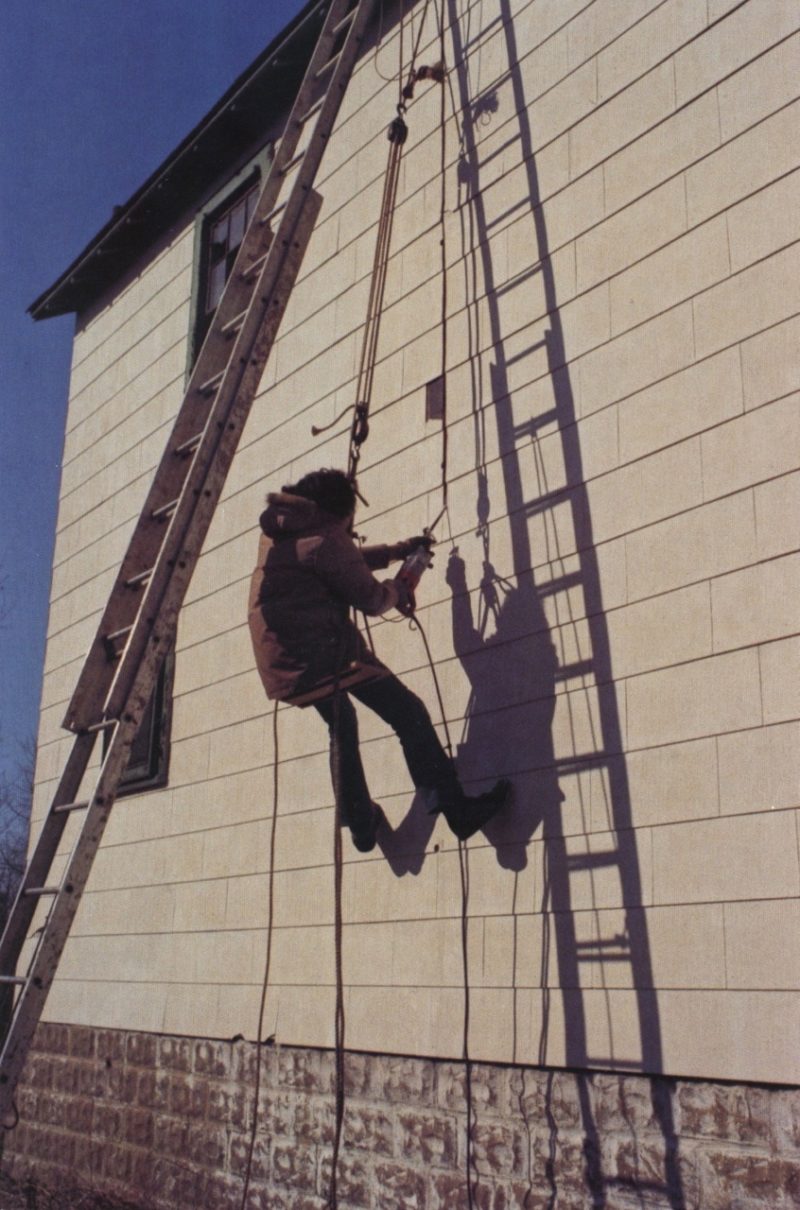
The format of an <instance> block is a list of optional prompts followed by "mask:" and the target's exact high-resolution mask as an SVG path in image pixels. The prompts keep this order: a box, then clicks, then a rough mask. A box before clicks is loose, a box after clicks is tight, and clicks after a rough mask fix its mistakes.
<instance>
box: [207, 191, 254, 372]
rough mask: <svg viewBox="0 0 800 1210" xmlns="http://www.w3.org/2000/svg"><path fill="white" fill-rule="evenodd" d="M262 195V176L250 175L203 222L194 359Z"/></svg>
mask: <svg viewBox="0 0 800 1210" xmlns="http://www.w3.org/2000/svg"><path fill="white" fill-rule="evenodd" d="M258 193H259V175H258V174H257V173H256V174H255V175H253V174H251V175H250V176H249V178H248V179H247V180H246V181H245V182H244V184H243V185H240V186H239V188H238V189H237V190H235V191H234V193H233V194H232V195H231V196H229V197H228V198H226V200H225V201H224V202H223V204H222V206H220V207H218V208H217V209H215V210H213V211H212V212H211V213H210V214H209V215H208V216H207V217H205V220H204V222H203V227H202V235H201V240H202V247H201V263H200V282H199V290H198V298H197V307H196V313H197V322H196V325H195V335H194V351H193V352H194V356H195V357H196V356H197V354H198V353H199V352H200V346H201V345H202V343H203V340H204V339H205V335H206V332H207V331H208V328H209V325H210V323H211V320H212V317H213V315H214V312H215V311H216V309H217V306H218V305H219V300H220V299H221V298H222V291H223V290H224V289H225V283H226V281H227V280H228V278H229V277H230V272H231V269H232V268H233V264H234V261H235V260H236V254H237V253H238V251H239V247H240V245H241V243H242V240H243V239H244V233H245V231H246V230H247V227H248V225H249V223H250V220H251V219H252V217H253V212H254V210H255V208H256V202H257V201H258Z"/></svg>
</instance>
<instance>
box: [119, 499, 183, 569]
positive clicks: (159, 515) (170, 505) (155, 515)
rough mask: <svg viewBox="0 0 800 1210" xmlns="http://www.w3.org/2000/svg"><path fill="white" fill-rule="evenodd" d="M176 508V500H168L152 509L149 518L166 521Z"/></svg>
mask: <svg viewBox="0 0 800 1210" xmlns="http://www.w3.org/2000/svg"><path fill="white" fill-rule="evenodd" d="M177 507H178V501H177V499H175V500H169V501H167V503H166V504H162V505H160V507H159V508H154V509H153V511H152V512H151V514H150V516H151V518H152V519H153V521H166V519H167V517H171V516H172V514H173V513H174V512H175V509H176V508H177ZM142 574H143V575H144V574H145V573H144V572H143V573H142ZM146 574H147V575H149V574H150V573H149V572H147V573H146ZM126 583H127V581H126Z"/></svg>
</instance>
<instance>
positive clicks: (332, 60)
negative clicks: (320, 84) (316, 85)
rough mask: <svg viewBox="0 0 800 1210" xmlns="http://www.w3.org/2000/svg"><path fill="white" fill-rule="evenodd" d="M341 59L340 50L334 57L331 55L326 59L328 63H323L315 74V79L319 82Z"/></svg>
mask: <svg viewBox="0 0 800 1210" xmlns="http://www.w3.org/2000/svg"><path fill="white" fill-rule="evenodd" d="M341 57H342V52H341V51H340V50H339V51H337V52H336V54H335V55H331V57H330V59H328V62H327V63H323V65H322V67H321V68H320V69H319V71H318V72H317V74H316V77H315V79H317V80H321V79H322V77H323V76H325V75H327V74H328V72H329V71H330V70H331V68H333V67H335V66H336V64H337V63H338V62H339V60H340V58H341Z"/></svg>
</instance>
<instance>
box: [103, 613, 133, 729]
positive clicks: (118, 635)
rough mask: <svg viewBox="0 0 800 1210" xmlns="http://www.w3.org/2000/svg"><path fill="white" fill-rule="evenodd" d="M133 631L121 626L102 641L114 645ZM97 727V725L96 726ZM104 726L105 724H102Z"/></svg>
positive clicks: (131, 628)
mask: <svg viewBox="0 0 800 1210" xmlns="http://www.w3.org/2000/svg"><path fill="white" fill-rule="evenodd" d="M132 630H133V627H132V626H123V627H122V628H121V629H120V630H112V631H111V633H110V634H107V635H106V636H105V638H104V640H103V642H105V643H116V641H117V639H124V638H125V635H126V634H130V632H131V631H132ZM98 725H99V724H98ZM103 726H105V723H104V724H103Z"/></svg>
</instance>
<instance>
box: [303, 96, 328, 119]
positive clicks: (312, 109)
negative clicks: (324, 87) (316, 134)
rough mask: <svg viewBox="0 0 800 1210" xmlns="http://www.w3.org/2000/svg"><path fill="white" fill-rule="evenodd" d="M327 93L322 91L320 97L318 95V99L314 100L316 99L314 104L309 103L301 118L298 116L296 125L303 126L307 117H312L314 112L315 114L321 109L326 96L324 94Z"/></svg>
mask: <svg viewBox="0 0 800 1210" xmlns="http://www.w3.org/2000/svg"><path fill="white" fill-rule="evenodd" d="M327 95H328V94H327V93H326V92H324V93H323V94H322V96H321V97H319V98H318V100H316V101H315V102H314V104H313V105H309V107H308V109H307V110H306V112H305V113H304V114H303V116H302V118H298V119H297V125H298V126H305V124H306V122H307V121H308V119H309V118H313V116H314V114H315V113H319V111H320V110H321V109H322V106H323V105H324V103H325V98H326V96H327Z"/></svg>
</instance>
